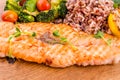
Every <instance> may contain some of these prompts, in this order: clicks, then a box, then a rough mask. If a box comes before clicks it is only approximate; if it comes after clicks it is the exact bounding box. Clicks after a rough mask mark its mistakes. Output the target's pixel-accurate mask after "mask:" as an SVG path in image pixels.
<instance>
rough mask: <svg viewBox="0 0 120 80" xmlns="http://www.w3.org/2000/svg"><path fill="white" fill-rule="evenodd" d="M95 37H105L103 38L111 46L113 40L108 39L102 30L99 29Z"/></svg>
mask: <svg viewBox="0 0 120 80" xmlns="http://www.w3.org/2000/svg"><path fill="white" fill-rule="evenodd" d="M94 37H95V38H96V39H100V38H101V39H103V40H104V41H105V42H106V43H107V45H109V46H110V44H111V42H112V40H111V39H108V40H106V39H105V37H104V33H103V32H101V31H98V32H97V34H95V35H94Z"/></svg>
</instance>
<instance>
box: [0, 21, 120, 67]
mask: <svg viewBox="0 0 120 80" xmlns="http://www.w3.org/2000/svg"><path fill="white" fill-rule="evenodd" d="M18 28H19V29H20V30H21V31H23V32H25V31H27V32H35V33H36V34H37V36H36V37H35V38H31V37H29V36H27V35H21V36H19V37H16V38H14V39H13V40H12V46H11V49H12V55H13V56H14V57H16V58H20V59H23V60H26V61H31V62H37V63H44V64H46V65H49V66H52V67H67V66H70V65H74V64H77V65H83V66H87V65H102V64H111V63H118V62H119V60H120V49H119V48H120V43H119V41H120V39H119V38H116V37H114V36H111V35H107V34H105V38H106V39H112V43H111V45H110V46H108V45H107V44H106V43H105V41H104V40H102V39H96V38H94V37H93V35H88V34H86V33H84V32H77V31H75V30H73V29H72V28H71V27H70V26H68V25H65V24H52V23H35V22H34V23H23V24H18ZM55 30H59V32H60V34H61V35H62V36H63V37H65V38H67V41H69V42H70V44H59V43H55V44H51V43H47V42H46V41H44V37H45V36H46V35H47V37H49V36H50V37H51V35H52V33H53V32H54V31H55ZM14 32H15V25H14V24H12V23H9V22H0V56H1V57H5V56H7V55H8V52H9V47H10V45H9V42H8V37H9V36H10V35H11V34H13V33H14ZM52 37H54V36H52ZM50 40H53V39H51V38H50Z"/></svg>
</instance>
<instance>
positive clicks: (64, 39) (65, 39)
mask: <svg viewBox="0 0 120 80" xmlns="http://www.w3.org/2000/svg"><path fill="white" fill-rule="evenodd" d="M60 39H61V42H68V40H67V38H65V37H61V38H60Z"/></svg>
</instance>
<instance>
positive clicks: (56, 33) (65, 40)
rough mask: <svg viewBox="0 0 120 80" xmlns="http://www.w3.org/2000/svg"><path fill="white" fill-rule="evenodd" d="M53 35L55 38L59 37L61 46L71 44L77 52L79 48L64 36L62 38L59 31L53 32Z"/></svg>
mask: <svg viewBox="0 0 120 80" xmlns="http://www.w3.org/2000/svg"><path fill="white" fill-rule="evenodd" d="M53 35H54V36H55V37H58V38H59V39H60V42H59V43H60V44H66V43H67V44H69V45H70V46H71V47H72V48H73V49H74V50H76V49H77V48H76V47H75V46H74V45H73V44H72V43H71V42H69V41H68V39H67V38H65V37H63V36H61V35H60V33H59V30H55V31H54V32H53Z"/></svg>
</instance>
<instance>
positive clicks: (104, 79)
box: [0, 0, 120, 80]
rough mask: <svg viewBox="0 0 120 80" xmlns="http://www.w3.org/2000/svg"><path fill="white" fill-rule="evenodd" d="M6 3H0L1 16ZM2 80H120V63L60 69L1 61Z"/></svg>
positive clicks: (23, 62) (28, 63)
mask: <svg viewBox="0 0 120 80" xmlns="http://www.w3.org/2000/svg"><path fill="white" fill-rule="evenodd" d="M5 1H6V0H1V1H0V16H1V13H2V12H3V7H4V4H5ZM0 80H120V63H119V64H116V65H105V66H88V67H78V66H71V67H68V68H64V69H60V68H51V67H48V66H45V65H43V64H36V63H30V62H26V61H22V60H18V61H16V63H15V64H8V63H7V61H6V60H5V59H0Z"/></svg>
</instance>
